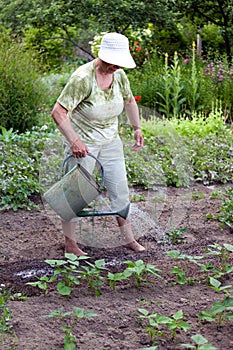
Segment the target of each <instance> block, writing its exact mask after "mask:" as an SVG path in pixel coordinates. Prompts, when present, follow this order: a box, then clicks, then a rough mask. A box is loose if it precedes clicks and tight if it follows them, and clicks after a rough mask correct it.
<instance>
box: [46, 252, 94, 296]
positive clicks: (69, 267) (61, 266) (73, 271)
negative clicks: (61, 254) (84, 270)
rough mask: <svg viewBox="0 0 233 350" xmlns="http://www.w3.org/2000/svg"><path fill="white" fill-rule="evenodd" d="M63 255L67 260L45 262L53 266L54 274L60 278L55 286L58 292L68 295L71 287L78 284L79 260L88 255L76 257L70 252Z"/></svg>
mask: <svg viewBox="0 0 233 350" xmlns="http://www.w3.org/2000/svg"><path fill="white" fill-rule="evenodd" d="M65 257H66V259H67V260H45V262H46V263H47V264H49V265H50V266H52V267H53V268H54V276H56V277H57V279H61V281H59V282H58V283H57V286H56V287H57V291H58V293H59V294H61V295H66V296H69V295H70V294H71V292H72V290H73V287H74V286H75V285H78V284H80V270H78V269H77V268H78V267H79V265H80V261H81V260H85V259H89V257H86V256H79V257H77V256H76V255H75V254H70V253H66V254H65Z"/></svg>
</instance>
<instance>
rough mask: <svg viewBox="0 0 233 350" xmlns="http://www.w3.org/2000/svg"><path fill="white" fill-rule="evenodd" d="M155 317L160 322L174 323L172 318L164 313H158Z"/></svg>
mask: <svg viewBox="0 0 233 350" xmlns="http://www.w3.org/2000/svg"><path fill="white" fill-rule="evenodd" d="M155 319H156V321H157V322H158V323H160V324H168V323H172V319H171V318H170V317H167V316H164V315H156V317H155Z"/></svg>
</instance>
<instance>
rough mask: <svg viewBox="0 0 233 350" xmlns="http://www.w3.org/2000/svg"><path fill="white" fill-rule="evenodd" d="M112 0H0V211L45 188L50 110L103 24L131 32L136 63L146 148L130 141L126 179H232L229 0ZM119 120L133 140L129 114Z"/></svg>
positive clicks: (26, 204) (89, 55) (232, 12)
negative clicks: (41, 175)
mask: <svg viewBox="0 0 233 350" xmlns="http://www.w3.org/2000/svg"><path fill="white" fill-rule="evenodd" d="M77 5H78V8H79V11H77ZM115 5H116V4H115V2H113V1H112V0H111V1H103V0H88V1H78V2H77V1H73V0H68V1H63V0H59V1H52V2H49V3H48V2H47V1H45V0H34V1H29V0H24V1H23V0H14V1H9V0H7V1H6V0H0V72H1V77H2V79H1V87H0V97H1V103H0V112H1V113H0V126H1V129H0V149H1V156H0V157H1V166H0V176H1V178H2V179H3V181H1V184H0V204H1V209H6V208H13V209H15V210H17V209H18V208H27V209H30V207H31V206H32V205H34V203H33V201H32V199H33V195H34V194H36V195H38V194H39V193H40V191H42V190H43V188H42V187H41V183H40V181H39V169H40V159H41V157H42V156H43V152H44V149H45V148H46V145H47V141H48V140H52V143H53V142H54V143H55V144H56V142H55V140H56V133H55V125H54V124H53V122H52V121H51V117H50V110H51V108H52V107H53V104H54V103H55V101H56V99H57V96H58V94H59V93H60V91H61V89H62V87H63V86H64V84H65V83H66V81H67V79H68V77H69V75H70V74H71V72H72V71H73V70H74V69H76V67H77V66H79V65H80V64H83V63H85V62H88V61H89V60H92V59H93V58H94V57H95V56H96V55H97V52H98V45H99V43H100V40H101V37H102V35H103V33H104V32H106V31H118V32H121V33H123V34H125V35H127V36H128V37H129V41H130V49H131V53H132V55H133V57H134V59H135V61H136V63H137V68H136V69H134V70H128V71H127V75H128V77H129V79H130V82H131V87H132V91H133V93H134V95H135V96H138V98H137V100H138V103H139V108H140V113H141V116H142V119H143V129H144V135H145V140H146V146H145V149H144V150H143V151H142V152H140V153H139V154H134V155H132V153H131V150H130V149H131V148H130V147H126V158H127V159H126V162H127V170H128V176H129V182H130V183H131V184H132V185H142V186H144V187H145V188H150V187H153V186H154V184H160V185H161V184H162V185H166V186H170V185H171V186H188V185H190V184H192V183H194V182H195V181H201V182H203V183H204V184H209V183H213V182H218V183H227V182H231V181H232V166H233V164H232V159H233V157H232V155H233V154H232V152H233V148H232V132H231V123H232V104H233V68H232V47H233V31H232V21H233V9H232V6H231V1H230V0H229V1H227V0H218V1H217V0H216V1H211V4H210V2H209V1H207V0H205V1H193V0H187V1H166V0H156V1H152V2H151V1H143V2H141V1H139V2H135V1H131V0H127V1H123V0H119V1H118V3H117V6H115ZM120 127H121V135H122V137H123V138H124V142H125V144H126V145H129V146H130V145H131V142H132V134H131V129H130V128H129V127H128V126H127V125H126V123H125V119H124V116H123V117H122V118H121V125H120ZM54 147H55V146H54ZM50 148H52V147H51V146H50ZM187 164H188V166H187Z"/></svg>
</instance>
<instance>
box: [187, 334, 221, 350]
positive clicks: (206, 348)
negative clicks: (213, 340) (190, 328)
mask: <svg viewBox="0 0 233 350" xmlns="http://www.w3.org/2000/svg"><path fill="white" fill-rule="evenodd" d="M191 339H192V340H193V341H194V343H195V345H192V344H180V346H182V347H185V348H186V349H196V350H218V349H217V348H215V347H214V346H213V345H212V344H210V343H209V342H208V340H207V339H206V338H204V337H203V336H202V335H201V334H195V335H193V336H192V337H191Z"/></svg>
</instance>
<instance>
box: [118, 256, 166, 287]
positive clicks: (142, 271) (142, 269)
mask: <svg viewBox="0 0 233 350" xmlns="http://www.w3.org/2000/svg"><path fill="white" fill-rule="evenodd" d="M125 264H127V265H128V267H127V269H126V271H127V273H130V274H131V275H132V276H134V277H135V281H136V287H137V288H140V286H141V283H142V282H151V281H150V280H148V279H147V278H146V279H144V278H143V277H144V276H146V277H147V276H148V275H153V276H155V277H158V278H162V277H161V276H160V275H159V274H158V272H160V270H159V269H157V268H156V267H155V266H154V265H152V264H146V265H145V263H144V261H143V260H137V261H136V262H133V261H125Z"/></svg>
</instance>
